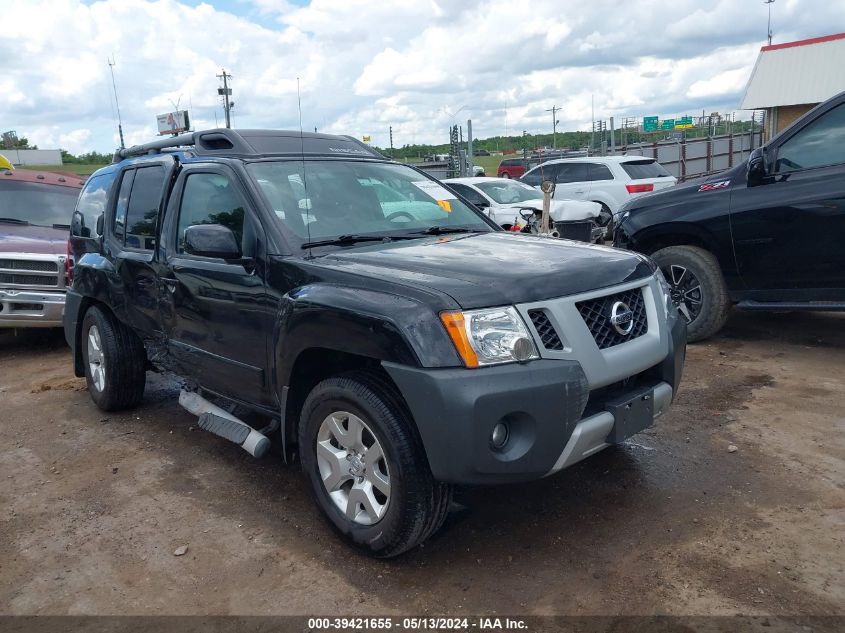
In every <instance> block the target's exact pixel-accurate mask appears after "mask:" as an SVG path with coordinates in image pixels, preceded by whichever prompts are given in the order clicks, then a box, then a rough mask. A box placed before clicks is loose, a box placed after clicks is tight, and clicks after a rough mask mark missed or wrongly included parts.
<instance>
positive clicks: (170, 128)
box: [156, 110, 191, 136]
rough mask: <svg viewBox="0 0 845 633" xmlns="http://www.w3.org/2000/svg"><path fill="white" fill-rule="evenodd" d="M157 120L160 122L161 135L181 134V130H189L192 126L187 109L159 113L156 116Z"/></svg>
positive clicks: (159, 130) (159, 132)
mask: <svg viewBox="0 0 845 633" xmlns="http://www.w3.org/2000/svg"><path fill="white" fill-rule="evenodd" d="M156 122H157V123H158V134H159V136H164V135H165V134H179V133H180V132H187V131H188V130H189V129H190V128H191V122H190V120H189V119H188V111H187V110H177V111H176V112H168V113H167V114H159V115H158V116H156Z"/></svg>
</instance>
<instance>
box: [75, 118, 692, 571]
mask: <svg viewBox="0 0 845 633" xmlns="http://www.w3.org/2000/svg"><path fill="white" fill-rule="evenodd" d="M397 200H399V201H404V202H402V203H401V204H400V203H399V202H397ZM71 250H72V252H73V255H74V258H75V261H76V265H75V267H74V276H73V286H72V288H71V289H70V290H69V292H68V296H67V307H66V309H65V315H64V324H65V333H66V336H67V340H68V343H69V344H70V346H71V348H72V350H73V361H74V368H75V371H76V374H77V375H78V376H83V375H84V376H85V377H86V379H87V383H88V389H89V392H90V394H91V397H92V398H93V399H94V402H95V403H96V404H97V405H98V406H99V407H100V408H102V409H105V410H113V409H119V408H125V407H131V406H134V405H136V404H138V403H139V402H140V400H141V398H142V395H143V391H144V384H145V372H146V371H147V370H148V369H154V370H158V371H168V372H173V373H175V374H176V375H178V376H180V377H182V378H183V379H184V388H183V390H182V392H181V393H180V396H179V402H180V404H181V405H182V406H184V407H185V408H186V409H188V410H189V411H191V412H192V413H194V414H195V415H198V416H199V426H201V427H202V428H204V429H206V430H209V431H211V432H213V433H216V434H217V435H220V436H222V437H224V438H227V439H229V440H231V441H233V442H235V443H237V444H239V445H241V446H242V447H243V448H244V449H245V450H247V451H249V452H250V453H251V454H253V455H255V456H261V455H263V454H264V453H266V451H267V450H268V447H269V444H270V442H271V440H275V441H277V442H278V446H279V447H280V448H281V450H282V452H283V455H284V456H285V458H286V459H287V458H289V457H292V456H293V455H294V454H298V456H299V458H300V460H301V463H302V467H303V469H304V471H305V472H306V474H307V476H308V478H309V480H310V483H311V486H312V487H313V493H314V495H315V498H316V500H317V503H318V505H319V506H320V508H321V509H322V511H323V512H324V513H325V515H326V516H327V517H328V519H329V520H330V522H331V524H332V525H333V526H334V527H335V528H336V529H337V530H338V531H339V532H340V533H341V534H343V535H344V537H345V538H346V539H347V540H348V541H350V542H352V543H353V544H355V545H356V546H358V547H359V548H361V549H363V550H365V551H367V552H368V553H370V554H373V555H375V556H381V557H388V556H395V555H397V554H400V553H401V552H403V551H405V550H407V549H409V548H411V547H413V546H414V545H416V544H418V543H420V542H421V541H423V540H424V539H426V538H427V537H428V536H430V535H431V534H432V533H433V532H434V531H435V530H437V529H438V527H439V526H440V525H441V524H442V522H443V520H444V518H445V516H446V513H447V510H448V507H449V504H450V499H451V493H452V487H453V485H454V484H496V483H502V482H513V481H524V480H530V479H535V478H539V477H543V476H545V475H548V474H551V473H554V472H556V471H558V470H560V469H562V468H565V467H567V466H569V465H570V464H573V463H575V462H577V461H579V460H581V459H583V458H584V457H586V456H588V455H591V454H592V453H595V452H597V451H599V450H601V449H602V448H604V447H606V446H608V445H611V444H616V443H619V442H622V441H623V440H624V439H625V438H627V437H629V436H630V435H632V434H634V433H637V432H639V431H640V430H642V429H644V428H645V427H648V426H650V425H651V424H652V422H653V420H654V419H655V418H656V417H657V416H659V415H661V414H662V413H664V412H665V411H666V410H667V408H668V407H669V405H670V403H671V401H672V398H673V396H674V394H675V393H676V391H677V388H678V382H679V381H680V378H681V371H682V368H683V361H684V351H685V341H686V328H685V325H684V323H683V321H682V319H680V318H679V317H678V315H677V312H676V310H675V308H674V307H673V305H672V302H671V299H670V298H669V294H668V286H667V285H666V283H665V280H663V278H662V276H661V274H660V273H659V271H658V270H657V269H656V267H655V266H654V264H653V263H652V262H651V260H649V259H648V258H647V257H644V256H642V255H639V254H635V253H630V252H626V251H622V250H615V249H611V248H606V247H593V246H589V245H585V244H580V243H575V242H568V241H564V240H555V239H550V238H545V237H533V236H527V235H514V234H509V233H507V232H504V231H502V230H501V229H500V228H499V227H497V226H496V225H495V224H493V223H492V222H491V221H490V220H488V219H487V218H486V217H484V216H483V215H482V214H481V213H479V212H477V211H476V210H475V209H474V208H473V207H472V205H471V204H469V203H468V202H466V201H465V200H462V199H460V198H458V197H456V195H455V194H454V193H452V192H450V191H449V190H447V189H446V188H444V187H443V186H442V185H441V184H440V183H439V182H437V181H436V180H433V179H431V178H429V177H428V176H426V175H425V174H424V173H422V172H420V171H417V170H415V169H413V168H411V167H409V166H406V165H401V164H398V163H394V162H391V161H388V160H386V159H384V158H383V157H381V156H380V155H379V154H377V153H376V152H374V151H373V150H371V149H370V148H369V147H367V146H365V145H363V144H361V143H360V142H358V141H356V140H355V139H352V138H350V137H341V136H328V135H318V134H301V133H298V132H296V133H293V132H278V131H266V130H252V131H251V130H238V131H234V130H211V131H205V132H196V133H192V134H186V135H183V136H180V137H175V138H172V139H167V140H161V141H157V142H153V143H149V144H146V145H142V146H138V147H135V148H130V149H128V150H120V151H119V152H118V155H116V162H115V163H114V164H112V165H110V166H108V167H106V168H104V169H101V170H99V171H98V172H97V173H95V174H94V175H93V176H92V177H91V178H90V179H89V180H88V183H87V185H86V187H85V189H84V190H83V192H82V194H81V196H80V204H79V206H78V208H77V211H76V212H75V213H74V217H73V221H72V226H71Z"/></svg>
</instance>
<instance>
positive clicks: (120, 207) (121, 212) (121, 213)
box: [114, 169, 135, 243]
mask: <svg viewBox="0 0 845 633" xmlns="http://www.w3.org/2000/svg"><path fill="white" fill-rule="evenodd" d="M134 179H135V170H134V169H132V170H129V171H127V172H124V174H123V178H121V180H120V191H119V192H118V194H117V204H116V205H115V208H114V235H115V237H116V238H117V239H118V240H120V242H121V243H123V239H124V237H125V236H126V209H127V208H128V207H129V192H130V191H132V181H133V180H134Z"/></svg>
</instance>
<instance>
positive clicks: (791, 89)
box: [739, 33, 845, 110]
mask: <svg viewBox="0 0 845 633" xmlns="http://www.w3.org/2000/svg"><path fill="white" fill-rule="evenodd" d="M843 59H845V33H837V34H835V35H826V36H824V37H813V38H810V39H806V40H799V41H797V42H785V43H783V44H773V45H771V46H764V47H762V48H761V49H760V54H759V55H758V56H757V62H756V63H755V64H754V70H752V71H751V77H750V78H749V79H748V85H746V87H745V93H744V94H743V96H742V100H741V101H740V104H739V107H740V108H742V109H743V110H756V109H758V108H771V107H777V106H788V105H802V104H814V103H821V102H822V101H826V100H827V99H830V98H831V97H832V96H834V95H836V94H839V93H840V92H842V91H843V90H845V65H843V64H842V60H843Z"/></svg>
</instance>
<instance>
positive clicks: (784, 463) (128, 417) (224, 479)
mask: <svg viewBox="0 0 845 633" xmlns="http://www.w3.org/2000/svg"><path fill="white" fill-rule="evenodd" d="M176 395H177V386H176V383H175V382H174V381H173V380H172V379H169V378H167V377H160V376H155V375H153V374H150V375H149V382H148V387H147V395H146V399H145V401H144V404H143V406H142V407H141V408H139V409H137V410H135V411H131V412H125V413H121V414H104V413H102V412H100V411H99V410H98V409H96V407H95V406H94V405H93V403H92V402H91V400H90V398H89V397H88V394H87V393H86V390H85V383H84V381H83V380H81V379H77V378H74V377H73V374H72V370H71V366H70V359H69V353H68V350H67V348H66V347H65V345H64V343H63V341H62V339H61V335H60V334H56V333H44V332H40V333H39V332H36V333H19V334H18V336H15V335H14V333H12V332H0V405H2V406H1V407H0V410H2V414H3V415H2V422H0V482H2V485H0V509H2V512H0V534H2V537H0V613H3V614H142V613H156V614H159V615H161V614H247V613H256V614H314V613H318V614H323V615H333V614H340V615H378V614H417V615H419V614H447V615H458V614H485V615H489V614H495V613H499V614H508V615H529V614H654V613H666V614H734V613H743V614H783V615H796V614H805V615H808V614H843V613H845V608H843V605H845V569H843V568H845V543H843V541H845V494H843V485H845V419H843V411H845V315H831V314H750V313H735V314H734V315H733V317H732V319H731V321H730V324H729V326H728V328H727V329H726V330H725V332H724V333H723V334H722V335H721V336H720V337H718V338H716V339H713V340H712V341H710V342H708V343H705V344H698V345H694V346H692V347H691V348H690V349H689V355H688V361H687V368H686V374H685V377H684V382H683V385H682V387H681V392H680V394H679V396H678V399H677V401H676V403H675V406H674V408H673V410H672V411H671V413H670V414H669V415H668V416H667V417H665V418H664V419H662V420H661V421H660V423H659V424H658V425H657V426H656V427H655V428H652V429H650V430H648V431H647V432H645V433H643V434H640V435H638V436H636V437H635V438H633V440H632V441H630V442H629V443H628V444H626V445H625V446H623V447H620V448H618V449H611V450H607V451H604V452H603V453H601V454H599V455H597V456H595V457H593V458H592V459H590V460H588V461H586V462H584V463H582V464H580V465H578V466H576V467H574V468H572V469H570V470H567V471H564V472H562V473H560V474H558V475H556V476H554V477H551V478H549V479H545V480H543V481H539V482H535V483H532V484H526V485H518V486H507V487H500V488H489V489H468V490H462V491H461V492H460V493H459V495H458V501H459V503H460V507H456V509H455V511H454V512H453V513H452V514H451V515H450V517H449V520H448V522H447V524H446V526H445V528H444V529H443V530H442V531H441V532H440V533H439V534H438V535H436V536H435V538H434V539H433V540H432V541H430V542H429V543H428V544H426V545H425V546H424V547H423V548H421V549H418V550H416V551H414V552H411V553H410V554H408V555H405V556H404V557H402V558H400V559H397V560H392V561H386V562H385V561H373V560H370V559H367V558H363V557H361V556H359V555H357V554H355V553H353V552H351V551H350V550H348V549H347V548H346V547H345V546H343V545H342V544H341V543H340V542H339V541H337V540H336V538H335V536H334V535H333V533H332V531H331V530H330V528H329V527H328V526H327V524H326V523H325V522H324V521H323V520H322V518H321V516H320V515H319V514H318V512H317V509H316V507H315V506H314V505H313V504H312V502H311V499H310V497H309V494H308V492H307V489H306V485H305V481H304V479H303V477H302V476H301V475H300V473H299V470H298V468H296V467H294V466H285V465H283V464H281V463H279V461H278V460H276V459H264V460H262V461H256V460H254V459H253V458H251V457H250V456H249V455H247V454H246V453H245V452H243V451H242V450H241V449H239V448H237V447H236V446H234V445H231V444H229V443H227V442H225V441H223V440H221V439H219V438H216V437H214V436H212V435H209V434H206V433H205V432H203V431H200V430H198V429H197V428H195V426H194V421H193V418H192V417H191V416H190V415H188V414H187V413H185V412H184V411H182V410H181V409H180V408H179V407H178V405H177V404H176ZM730 445H734V446H736V447H737V450H736V451H734V452H729V446H730ZM180 546H187V552H186V553H185V554H184V555H182V556H174V551H175V550H176V549H177V548H179V547H180Z"/></svg>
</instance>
